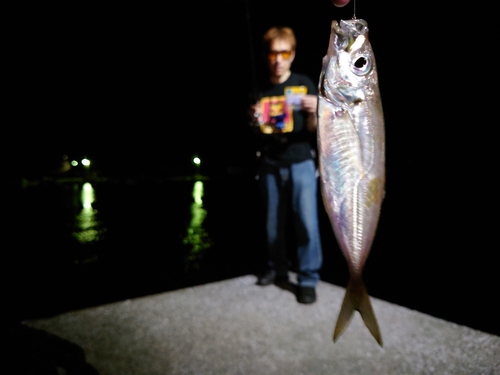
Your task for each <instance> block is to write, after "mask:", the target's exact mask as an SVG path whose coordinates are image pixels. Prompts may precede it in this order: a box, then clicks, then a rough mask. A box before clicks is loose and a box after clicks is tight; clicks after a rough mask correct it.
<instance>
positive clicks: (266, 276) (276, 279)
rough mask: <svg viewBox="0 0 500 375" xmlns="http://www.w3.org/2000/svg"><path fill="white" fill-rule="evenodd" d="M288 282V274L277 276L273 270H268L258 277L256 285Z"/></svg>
mask: <svg viewBox="0 0 500 375" xmlns="http://www.w3.org/2000/svg"><path fill="white" fill-rule="evenodd" d="M286 282H288V274H286V275H278V274H276V271H275V270H272V269H269V270H267V271H266V272H264V273H263V274H262V275H260V276H259V278H258V280H257V285H262V286H265V285H271V284H282V283H286Z"/></svg>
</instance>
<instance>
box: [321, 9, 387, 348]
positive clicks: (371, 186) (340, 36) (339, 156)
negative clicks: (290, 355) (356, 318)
mask: <svg viewBox="0 0 500 375" xmlns="http://www.w3.org/2000/svg"><path fill="white" fill-rule="evenodd" d="M368 31H369V29H368V23H367V22H366V21H365V20H363V19H356V18H354V19H351V20H340V22H337V21H336V20H334V21H332V23H331V33H330V40H329V43H328V49H327V52H326V55H325V56H324V57H323V60H322V68H321V73H320V78H319V82H318V109H317V111H318V112H317V115H318V129H317V145H318V171H319V177H320V190H321V196H322V200H323V204H324V207H325V210H326V212H327V215H328V218H329V220H330V223H331V226H332V229H333V233H334V235H335V238H336V240H337V243H338V244H339V247H340V250H341V251H342V255H343V256H344V258H345V259H346V263H347V266H348V269H349V280H348V282H347V286H346V292H345V296H344V300H343V302H342V306H341V309H340V312H339V315H338V318H337V323H336V325H335V329H334V332H333V341H334V343H335V342H337V341H338V339H339V337H340V335H342V333H343V332H344V331H345V329H346V328H347V327H348V325H349V323H350V321H351V319H352V317H353V314H354V312H355V311H358V312H359V313H360V315H361V317H362V319H363V322H364V324H365V326H366V327H367V328H368V330H369V331H370V333H371V335H372V336H373V337H374V338H375V340H376V341H377V343H378V344H379V345H380V346H381V347H383V341H382V335H381V332H380V327H379V325H378V322H377V318H376V316H375V313H374V311H373V307H372V304H371V302H370V296H369V294H368V291H367V289H366V286H365V284H364V281H363V278H362V276H363V269H364V267H365V264H366V260H367V258H368V255H369V253H370V250H371V247H372V244H373V240H374V238H375V234H376V231H377V227H378V222H379V219H380V212H381V207H382V201H383V199H384V197H385V124H384V113H383V108H382V101H381V97H380V89H379V81H378V74H377V66H376V62H375V55H374V53H373V49H372V46H371V44H370V41H369V38H368Z"/></svg>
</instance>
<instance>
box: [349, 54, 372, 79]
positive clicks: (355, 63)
mask: <svg viewBox="0 0 500 375" xmlns="http://www.w3.org/2000/svg"><path fill="white" fill-rule="evenodd" d="M371 69H372V62H371V59H370V57H369V56H365V55H358V56H355V57H354V58H353V59H352V60H351V70H352V72H353V73H354V74H356V75H358V76H364V75H366V74H368V73H369V72H370V70H371Z"/></svg>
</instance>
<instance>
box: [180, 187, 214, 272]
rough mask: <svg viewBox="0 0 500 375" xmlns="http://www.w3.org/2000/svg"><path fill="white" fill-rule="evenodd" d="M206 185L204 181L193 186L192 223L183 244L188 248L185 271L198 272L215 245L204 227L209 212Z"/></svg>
mask: <svg viewBox="0 0 500 375" xmlns="http://www.w3.org/2000/svg"><path fill="white" fill-rule="evenodd" d="M203 195H204V185H203V182H202V181H195V183H194V185H193V192H192V197H193V202H192V203H191V211H190V212H191V221H190V223H189V226H188V228H187V232H186V235H185V237H184V239H183V244H184V245H185V246H187V247H188V249H187V250H188V253H187V255H186V258H185V271H188V270H190V269H194V270H197V269H199V268H200V266H201V263H202V262H201V261H202V259H203V255H204V253H205V251H206V250H207V249H209V248H210V247H211V246H212V245H213V241H212V239H211V238H210V236H209V234H208V232H207V231H206V229H205V227H204V221H205V218H206V216H207V210H205V209H204V208H203Z"/></svg>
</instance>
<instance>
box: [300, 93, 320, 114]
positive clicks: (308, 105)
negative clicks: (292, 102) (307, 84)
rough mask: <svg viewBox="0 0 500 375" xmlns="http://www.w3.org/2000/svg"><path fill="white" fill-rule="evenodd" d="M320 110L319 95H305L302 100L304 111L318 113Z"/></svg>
mask: <svg viewBox="0 0 500 375" xmlns="http://www.w3.org/2000/svg"><path fill="white" fill-rule="evenodd" d="M317 108H318V96H317V95H304V97H303V98H302V109H303V110H304V111H306V112H308V113H316V109H317Z"/></svg>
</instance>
